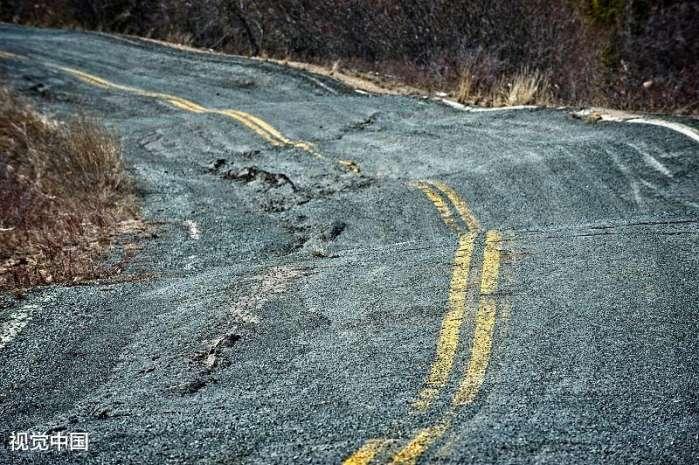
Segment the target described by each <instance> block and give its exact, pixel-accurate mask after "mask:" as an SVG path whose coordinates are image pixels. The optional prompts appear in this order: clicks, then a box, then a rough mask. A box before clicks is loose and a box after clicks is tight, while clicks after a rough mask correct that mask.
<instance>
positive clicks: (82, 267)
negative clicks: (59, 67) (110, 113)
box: [0, 87, 140, 290]
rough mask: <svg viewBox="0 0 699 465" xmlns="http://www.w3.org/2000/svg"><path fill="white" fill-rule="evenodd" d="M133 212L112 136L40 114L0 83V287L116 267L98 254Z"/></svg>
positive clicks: (133, 221)
mask: <svg viewBox="0 0 699 465" xmlns="http://www.w3.org/2000/svg"><path fill="white" fill-rule="evenodd" d="M137 213H138V209H137V206H136V202H135V196H134V194H133V192H132V187H131V184H130V183H129V179H128V178H127V176H126V174H125V172H124V165H123V162H122V159H121V154H120V147H119V143H118V141H117V139H116V137H115V136H114V135H113V134H111V133H110V132H109V131H107V130H106V129H105V128H104V127H102V126H100V125H99V124H97V123H96V122H94V121H92V120H90V119H87V118H85V117H76V118H73V119H71V120H69V121H67V122H59V121H54V120H51V119H48V118H47V117H45V116H43V115H42V114H40V113H38V112H37V111H36V110H34V109H33V108H32V107H31V106H29V105H28V104H27V103H25V102H24V101H22V100H20V99H19V98H17V97H16V96H14V95H13V94H12V93H11V92H10V91H9V90H8V89H7V88H5V87H0V290H13V289H21V288H27V287H31V286H34V285H40V284H48V283H54V282H71V283H75V282H80V281H83V280H87V279H94V278H98V277H102V276H105V275H108V274H113V273H116V272H118V271H119V265H118V264H116V265H112V266H105V265H103V262H104V259H105V253H106V252H107V250H109V248H110V245H111V244H112V243H113V240H114V238H115V237H116V236H117V235H119V234H122V233H125V232H130V231H133V230H135V229H136V228H138V227H139V226H138V225H139V224H140V223H139V222H138V221H137Z"/></svg>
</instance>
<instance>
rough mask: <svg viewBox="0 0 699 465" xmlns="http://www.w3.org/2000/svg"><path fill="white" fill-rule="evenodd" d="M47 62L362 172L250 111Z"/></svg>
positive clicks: (91, 81)
mask: <svg viewBox="0 0 699 465" xmlns="http://www.w3.org/2000/svg"><path fill="white" fill-rule="evenodd" d="M0 59H18V60H23V59H26V57H24V56H19V55H15V54H12V53H9V52H4V51H2V50H0ZM44 65H46V66H48V67H50V68H53V69H57V70H60V71H62V72H64V73H67V74H69V75H71V76H73V77H75V78H77V79H79V80H80V81H82V82H84V83H86V84H90V85H92V86H95V87H98V88H100V89H104V90H118V91H122V92H127V93H130V94H134V95H138V96H141V97H148V98H153V99H156V100H159V101H162V102H165V103H167V104H169V105H170V106H173V107H175V108H178V109H180V110H184V111H187V112H190V113H197V114H214V115H221V116H225V117H227V118H230V119H233V120H235V121H236V122H238V123H239V124H241V125H243V126H244V127H246V128H247V129H249V130H250V131H252V132H254V133H255V134H257V135H258V136H260V137H261V138H262V139H264V140H265V141H266V142H268V143H269V144H271V145H273V146H287V147H293V148H297V149H300V150H303V151H304V152H306V153H308V154H310V155H312V156H313V157H315V158H317V159H319V160H323V161H326V162H332V163H336V164H338V165H340V166H341V167H343V168H344V169H346V170H348V171H351V172H354V173H358V172H359V171H360V168H359V165H358V164H357V163H356V162H354V161H352V160H335V159H331V158H328V157H326V156H325V155H323V154H322V153H320V152H319V151H318V149H317V148H316V147H315V145H314V144H312V143H310V142H306V141H301V140H292V139H289V138H288V137H286V136H284V134H282V133H281V132H280V131H279V130H278V129H276V128H275V127H273V126H272V125H270V124H269V123H267V122H266V121H264V120H262V119H261V118H258V117H257V116H254V115H251V114H250V113H246V112H243V111H240V110H233V109H216V108H207V107H204V106H202V105H200V104H198V103H196V102H193V101H191V100H187V99H185V98H182V97H179V96H177V95H171V94H166V93H161V92H152V91H148V90H144V89H140V88H138V87H132V86H127V85H122V84H117V83H115V82H112V81H109V80H107V79H104V78H102V77H99V76H96V75H93V74H90V73H87V72H85V71H82V70H79V69H76V68H70V67H67V66H60V65H55V64H52V63H48V62H45V63H44Z"/></svg>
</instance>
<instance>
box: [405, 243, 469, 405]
mask: <svg viewBox="0 0 699 465" xmlns="http://www.w3.org/2000/svg"><path fill="white" fill-rule="evenodd" d="M475 240H476V233H469V234H461V235H460V236H459V246H458V248H457V249H456V254H455V256H454V269H453V272H452V275H451V286H450V288H449V300H448V305H447V313H446V314H445V315H444V319H443V320H442V328H441V330H440V332H439V337H438V339H437V351H436V355H435V360H434V361H433V362H432V369H431V370H430V374H429V376H428V377H427V380H426V382H425V384H424V386H423V387H422V389H420V391H419V392H418V395H417V400H416V401H415V402H414V403H413V408H415V409H417V410H420V411H424V410H427V408H428V407H429V406H430V404H431V403H432V402H433V401H434V399H435V398H436V397H437V395H438V394H439V392H440V390H441V389H442V388H443V387H444V386H445V385H446V384H447V381H449V375H450V374H451V370H452V367H453V365H454V358H455V356H456V350H457V348H458V345H459V334H460V333H461V326H462V324H463V321H464V314H465V313H466V290H467V287H468V276H469V272H470V268H471V267H470V265H471V255H472V254H473V244H474V241H475Z"/></svg>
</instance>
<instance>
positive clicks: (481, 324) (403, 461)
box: [390, 230, 502, 465]
mask: <svg viewBox="0 0 699 465" xmlns="http://www.w3.org/2000/svg"><path fill="white" fill-rule="evenodd" d="M501 240H502V236H501V234H500V233H499V232H498V231H494V230H491V231H488V232H487V233H486V237H485V251H484V252H483V272H482V275H481V288H480V293H481V299H480V305H479V308H478V313H477V314H476V324H475V329H474V332H473V340H472V341H471V356H470V358H469V362H468V368H467V369H466V373H465V374H464V377H463V379H462V381H461V384H460V385H459V388H458V389H457V391H456V393H455V394H454V397H453V398H452V405H451V407H450V408H449V410H447V412H446V413H444V414H443V416H442V418H441V419H440V420H439V421H438V422H436V423H435V424H433V425H432V426H429V427H426V428H423V429H421V430H419V431H418V432H417V433H416V434H415V435H414V436H413V437H412V438H411V439H410V441H409V442H408V444H407V445H406V446H405V447H403V449H401V450H400V451H398V452H397V453H396V454H395V455H394V456H393V458H392V460H391V462H390V463H391V464H392V465H413V464H415V463H416V462H417V461H418V460H419V458H420V457H421V456H422V455H423V454H424V453H425V452H426V451H427V450H428V449H429V448H430V446H431V445H432V444H434V443H435V442H436V441H437V440H439V439H440V438H441V437H442V436H443V435H444V433H446V431H447V430H448V429H449V427H450V426H451V423H452V421H453V418H454V416H455V415H456V413H457V412H458V409H459V408H460V407H463V406H465V405H468V404H471V403H472V402H473V401H474V400H475V399H476V396H477V395H478V392H479V390H480V388H481V386H482V385H483V381H484V380H485V373H486V370H487V368H488V362H489V360H490V354H491V350H492V346H493V329H494V327H495V320H496V303H495V298H494V297H493V294H494V293H495V291H496V290H497V284H498V273H499V269H500V251H499V249H498V247H499V243H500V241H501Z"/></svg>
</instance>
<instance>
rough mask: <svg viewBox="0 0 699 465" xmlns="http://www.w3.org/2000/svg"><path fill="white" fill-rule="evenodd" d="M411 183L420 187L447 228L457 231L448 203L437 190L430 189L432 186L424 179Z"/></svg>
mask: <svg viewBox="0 0 699 465" xmlns="http://www.w3.org/2000/svg"><path fill="white" fill-rule="evenodd" d="M411 185H412V186H414V187H417V188H418V189H420V190H421V191H422V193H423V194H425V197H427V198H428V199H429V201H430V202H432V204H433V205H434V206H435V208H436V209H437V212H438V213H439V216H440V217H441V218H442V221H443V222H444V224H445V225H447V227H448V228H449V229H451V230H453V231H455V232H459V227H458V226H457V224H456V223H455V222H454V217H453V216H452V214H451V209H450V208H449V205H447V203H446V202H445V201H444V199H443V198H442V196H441V195H440V194H439V193H438V192H437V191H435V190H434V189H432V187H431V186H430V185H429V184H427V183H426V182H424V181H416V182H414V183H412V184H411Z"/></svg>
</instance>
